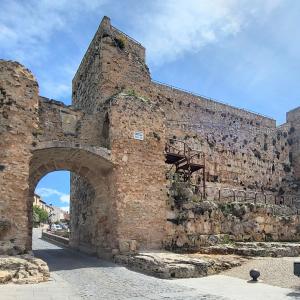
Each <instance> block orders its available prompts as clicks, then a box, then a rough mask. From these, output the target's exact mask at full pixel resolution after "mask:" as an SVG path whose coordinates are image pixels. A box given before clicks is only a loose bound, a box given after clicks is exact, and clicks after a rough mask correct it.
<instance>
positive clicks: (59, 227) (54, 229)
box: [51, 224, 63, 231]
mask: <svg viewBox="0 0 300 300" xmlns="http://www.w3.org/2000/svg"><path fill="white" fill-rule="evenodd" d="M62 229H63V228H62V227H61V226H60V225H59V224H52V225H51V231H58V230H62Z"/></svg>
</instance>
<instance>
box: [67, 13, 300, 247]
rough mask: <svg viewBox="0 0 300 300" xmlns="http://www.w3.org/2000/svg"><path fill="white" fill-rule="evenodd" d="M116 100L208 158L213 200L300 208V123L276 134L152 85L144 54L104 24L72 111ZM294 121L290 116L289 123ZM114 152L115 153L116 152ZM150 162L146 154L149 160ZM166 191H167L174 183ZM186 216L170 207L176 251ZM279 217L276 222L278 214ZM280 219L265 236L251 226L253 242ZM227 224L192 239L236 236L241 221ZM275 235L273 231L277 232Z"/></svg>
mask: <svg viewBox="0 0 300 300" xmlns="http://www.w3.org/2000/svg"><path fill="white" fill-rule="evenodd" d="M118 93H125V94H126V93H127V94H131V95H134V96H136V97H138V98H140V99H143V100H144V101H146V102H149V103H152V104H153V105H155V106H157V107H158V108H159V109H161V110H162V111H163V114H164V117H163V119H164V126H165V136H164V137H163V138H165V140H166V141H167V140H168V139H170V138H171V139H172V138H175V139H178V140H183V141H185V142H186V143H187V144H188V145H189V146H190V147H191V148H193V149H197V150H199V151H202V152H204V153H205V156H206V178H207V181H208V182H207V194H208V199H209V200H216V198H217V195H218V193H217V192H216V191H218V190H219V189H224V195H223V196H224V198H225V196H226V197H227V198H228V201H230V200H231V201H232V200H233V199H230V198H231V196H232V194H230V192H229V193H228V192H227V193H226V189H228V188H229V189H230V190H232V189H235V190H238V191H244V192H245V193H243V194H242V196H243V197H241V194H240V198H246V199H240V200H244V201H245V200H246V201H248V202H249V201H250V202H252V203H253V202H254V201H255V199H254V195H255V194H257V195H258V197H257V198H256V200H257V201H259V200H262V201H265V198H264V197H266V200H267V201H269V204H275V203H274V202H275V201H277V200H278V199H279V201H285V202H286V204H289V205H295V204H296V202H297V200H298V199H299V192H298V189H299V175H297V174H298V173H297V170H298V165H299V156H298V155H297V151H298V148H299V146H297V145H298V142H297V136H299V127H297V121H296V119H297V118H296V117H293V121H292V119H291V117H288V119H287V123H286V124H283V125H281V126H279V127H276V122H275V120H273V119H271V118H268V117H265V116H262V115H259V114H256V113H252V112H249V111H247V110H243V109H238V108H235V107H232V106H229V105H226V104H223V103H219V102H216V101H213V100H211V99H207V98H204V97H199V96H197V95H194V94H192V93H188V92H185V91H181V90H179V89H176V88H173V87H170V86H167V85H164V84H160V83H157V82H155V81H151V76H150V72H149V69H148V67H147V65H146V62H145V49H144V47H143V46H142V45H140V44H139V43H138V42H136V41H135V40H133V39H132V38H130V37H128V36H127V35H126V34H123V33H122V32H120V31H119V30H117V29H116V28H114V27H113V26H111V24H110V20H109V19H108V18H104V20H103V21H102V23H101V25H100V27H99V29H98V31H97V33H96V35H95V37H94V39H93V41H92V42H91V44H90V46H89V48H88V50H87V52H86V55H85V57H84V59H83V60H82V63H81V65H80V67H79V69H78V71H77V73H76V75H75V77H74V79H73V103H74V105H75V106H77V107H80V108H81V109H84V110H86V111H94V112H95V111H103V110H105V109H104V106H105V105H104V103H105V101H108V100H107V99H110V98H111V97H113V96H114V95H116V94H118ZM90 99H93V101H90ZM298 111H300V110H299V109H298V110H297V109H296V112H298ZM290 114H291V112H290V113H289V114H288V115H290ZM141 117H142V116H141V115H140V116H139V115H138V114H136V113H135V114H131V115H130V117H128V123H134V122H136V120H139V118H141ZM103 122H104V120H103ZM151 126H153V125H152V124H151ZM156 130H157V128H156ZM131 134H133V132H132V133H131ZM110 146H111V147H113V146H112V144H110ZM112 152H114V148H112ZM147 155H148V154H147V151H145V153H144V157H147ZM166 170H167V168H166V169H165V171H166ZM140 184H142V185H144V186H147V185H148V183H147V181H146V180H144V179H143V178H141V179H140ZM166 184H167V189H169V187H170V182H166ZM77 186H78V185H77ZM244 195H246V196H244ZM264 195H266V196H264ZM251 197H253V199H251ZM165 200H166V197H162V198H161V201H165ZM223 200H224V199H223ZM171 202H172V201H171ZM180 211H181V209H179V210H178V209H174V206H172V205H170V201H168V200H167V209H166V217H165V219H168V218H169V217H170V216H172V217H171V218H170V219H169V220H168V221H167V222H166V233H165V235H166V236H168V238H167V242H166V244H167V245H168V246H170V244H172V243H173V244H174V240H175V243H176V240H177V239H178V237H182V236H183V234H182V232H184V234H185V238H186V237H187V236H188V235H187V232H189V231H188V230H187V227H186V226H190V224H189V222H185V225H184V226H183V227H182V224H181V225H179V224H178V222H177V221H178V218H179V215H180V214H181V213H182V212H180ZM262 211H264V212H263V213H262ZM266 211H267V208H265V210H264V209H260V213H261V214H266ZM276 212H277V215H278V209H277V210H276ZM293 213H294V212H293V211H292V212H289V214H293ZM281 214H283V215H284V214H287V212H286V211H282V210H280V209H279V217H278V218H280V216H281ZM257 216H258V215H257ZM223 217H224V216H223ZM224 218H225V219H226V217H224ZM255 218H256V215H255V213H254V214H252V219H253V220H251V221H249V220H248V219H247V220H248V221H249V222H250V223H251V224H252V225H253V223H255V222H256V221H255ZM274 218H275V219H272V218H269V219H268V220H267V221H266V222H267V224H265V220H264V221H263V222H262V224H263V225H262V228H260V227H259V226H258V227H259V229H258V230H254V229H253V226H252V225H251V226H252V227H251V226H250V228H252V229H251V230H252V232H253V235H251V237H250V239H252V240H253V239H254V240H255V239H256V240H261V239H264V238H265V234H264V233H262V232H264V229H263V228H264V226H265V225H267V226H269V225H270V223H274V224H275V223H276V222H277V223H278V222H279V221H278V218H277V217H274ZM276 218H277V219H276ZM294 218H295V220H294V219H293V220H294V221H293V222H291V224H292V225H291V227H292V229H293V230H292V231H291V230H288V231H289V232H290V233H291V232H293V237H294V238H296V239H297V238H298V235H297V234H296V233H295V232H296V231H295V227H296V225H297V224H298V223H297V222H298V217H294ZM205 219H206V218H205ZM208 219H209V218H208ZM225 219H222V218H221V219H220V218H219V219H218V218H217V219H214V220H213V219H212V220H211V221H212V224H214V225H210V228H211V229H210V230H209V231H207V229H206V230H203V226H202V225H203V222H204V221H203V220H202V221H196V223H197V222H198V223H199V222H200V223H201V224H202V225H199V226H198V229H196V230H194V232H193V236H195V235H198V236H199V235H201V234H203V235H206V237H207V236H209V235H210V234H218V233H224V234H229V235H230V234H231V233H232V232H234V231H232V230H231V229H230V228H232V226H234V225H235V224H236V223H237V222H240V219H238V220H233V221H232V224H233V225H228V224H230V221H228V220H227V221H224V220H225ZM250 219H251V218H250ZM271 219H272V220H271ZM174 220H175V221H174ZM176 222H177V224H176ZM222 222H223V223H224V222H225V224H226V222H227V227H228V228H229V229H228V228H227V230H225V229H223V228H221V227H222V226H216V224H221V223H222ZM249 222H248V223H249ZM223 223H222V224H223ZM187 224H189V225H187ZM278 224H279V225H278V226H277V227H276V228H280V227H281V226H282V224H281V223H280V222H279V223H278ZM174 226H175V228H176V229H174ZM201 226H202V227H201ZM224 226H225V225H224ZM225 227H226V226H225ZM246 227H247V226H246ZM258 227H257V228H258ZM269 228H270V227H269ZM274 228H275V227H272V228H271V229H269V231H270V230H271V231H272V232H273V231H274V230H275V229H274ZM285 228H286V227H285ZM178 230H179V231H178ZM276 230H277V229H276ZM180 231H181V233H180V234H179V233H178V232H180ZM245 232H246V233H245ZM245 232H244V231H243V230H241V232H240V233H239V234H237V232H236V231H235V232H234V234H236V236H238V238H239V239H243V237H244V238H245V239H247V238H248V239H249V226H248V228H246V229H245ZM267 233H268V234H269V232H267ZM279 235H280V234H279V233H278V234H277V235H276V234H273V235H272V236H271V237H269V235H268V237H269V238H270V239H275V240H276V239H279V237H278V236H279ZM176 236H177V238H176ZM170 237H171V238H170ZM284 238H287V239H292V237H291V235H289V237H288V235H287V231H286V233H284V234H283V237H282V236H281V239H284ZM139 241H140V240H139ZM188 244H189V243H188ZM189 245H191V244H189Z"/></svg>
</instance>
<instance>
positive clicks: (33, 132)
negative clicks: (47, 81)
mask: <svg viewBox="0 0 300 300" xmlns="http://www.w3.org/2000/svg"><path fill="white" fill-rule="evenodd" d="M0 80H1V89H0V109H1V115H2V116H4V118H2V119H1V122H0V133H1V139H0V149H1V151H0V162H1V165H0V169H1V171H0V176H1V177H0V180H1V181H0V182H1V185H0V188H1V199H0V228H1V230H0V235H1V237H0V252H1V253H22V252H25V251H28V250H30V249H31V235H32V201H33V194H34V189H35V187H36V185H37V183H38V181H39V180H40V179H41V178H42V177H43V176H45V175H46V174H47V173H49V172H52V171H55V170H68V171H71V174H72V176H71V224H72V232H71V237H70V245H71V246H73V247H75V248H84V249H85V250H88V251H91V252H96V253H98V255H99V256H101V255H104V254H105V255H107V254H109V253H112V251H113V250H114V252H116V251H120V250H121V251H123V252H124V251H125V252H126V251H130V250H134V249H136V247H140V248H159V247H161V243H162V237H163V232H164V224H163V219H164V206H165V203H166V202H165V200H164V197H165V196H166V193H165V191H164V189H163V188H161V183H163V182H165V180H166V179H165V175H164V158H163V149H164V134H163V130H164V126H163V124H162V118H161V116H162V112H160V111H158V110H157V108H155V107H153V106H152V105H150V104H149V103H143V102H142V101H133V99H135V97H134V96H132V95H129V94H124V93H119V94H117V95H116V96H114V97H112V98H110V99H109V100H108V101H106V102H105V103H103V105H102V106H101V107H100V106H98V107H97V108H93V110H92V111H85V109H79V108H76V107H74V106H65V105H64V104H63V103H61V102H57V101H54V100H50V99H46V98H43V97H40V96H38V85H37V83H36V81H35V79H34V77H33V76H32V74H31V73H30V71H28V70H27V69H25V68H24V67H23V66H21V65H20V64H18V63H16V62H7V61H1V62H0ZM94 104H95V103H94ZM133 114H138V115H136V116H135V117H133V118H132V120H133V122H131V123H130V122H129V123H128V119H127V117H128V116H130V115H133ZM145 120H147V121H145ZM151 124H155V126H157V134H159V135H160V136H161V139H157V137H155V136H154V135H153V130H152V128H151V127H152V125H151ZM136 131H139V132H142V133H143V136H144V138H143V140H137V139H135V138H134V134H135V132H136ZM157 149H158V150H157ZM146 153H147V155H146ZM155 202H156V203H155ZM79 204H80V205H79ZM82 210H85V211H88V213H87V214H85V216H84V219H86V220H84V222H83V221H82V215H83V213H82ZM80 220H81V221H80ZM157 221H158V222H157ZM87 248H88V249H87Z"/></svg>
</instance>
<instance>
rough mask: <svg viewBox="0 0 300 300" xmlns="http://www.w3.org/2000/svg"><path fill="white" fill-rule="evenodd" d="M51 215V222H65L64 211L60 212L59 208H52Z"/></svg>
mask: <svg viewBox="0 0 300 300" xmlns="http://www.w3.org/2000/svg"><path fill="white" fill-rule="evenodd" d="M52 209H53V210H52V213H51V221H52V222H53V223H54V222H60V221H62V220H65V213H66V212H65V211H64V210H62V209H61V208H60V207H57V206H52Z"/></svg>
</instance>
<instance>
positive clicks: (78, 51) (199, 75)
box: [0, 0, 300, 206]
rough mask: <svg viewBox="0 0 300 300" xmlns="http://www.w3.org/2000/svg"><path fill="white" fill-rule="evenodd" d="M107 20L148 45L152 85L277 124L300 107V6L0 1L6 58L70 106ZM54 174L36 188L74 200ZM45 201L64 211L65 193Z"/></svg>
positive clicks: (216, 0)
mask: <svg viewBox="0 0 300 300" xmlns="http://www.w3.org/2000/svg"><path fill="white" fill-rule="evenodd" d="M104 15H107V16H109V17H110V18H111V20H112V24H113V25H114V26H115V27H118V28H119V29H121V30H122V31H124V32H126V33H127V34H128V35H130V36H132V37H133V38H135V39H136V40H138V41H140V42H141V43H142V44H143V45H144V46H145V47H146V49H147V52H146V54H147V63H148V65H149V67H150V71H151V74H152V78H153V79H155V80H158V81H162V82H165V83H169V84H171V85H174V86H177V87H181V88H184V89H187V90H191V91H194V92H196V93H199V94H203V95H206V96H208V97H211V98H215V99H219V100H221V101H224V102H227V103H230V104H232V105H234V106H239V107H244V108H246V109H250V110H252V111H256V112H259V113H262V114H265V115H268V116H271V117H273V118H275V119H276V120H277V122H278V124H281V123H283V122H284V121H285V113H286V112H287V111H288V110H290V109H292V108H295V107H297V106H299V102H300V101H299V99H300V89H299V88H298V84H299V82H298V78H299V75H300V60H299V53H300V39H299V32H298V31H299V28H300V18H299V15H300V2H299V1H294V0H263V1H262V0H251V1H250V0H247V1H246V0H211V1H207V0H184V1H183V0H176V1H175V0H164V1H161V0H151V1H150V0H144V1H138V0H127V1H122V0H117V1H113V0H111V1H108V0H77V1H76V0H73V1H66V0H60V1H55V0H52V1H50V0H48V1H46V0H27V1H21V0H20V1H16V0H9V1H7V0H0V57H1V58H4V59H12V60H18V61H20V62H21V63H23V64H24V65H25V66H26V67H28V68H29V69H30V70H31V71H32V72H33V73H34V74H35V76H36V78H37V80H38V82H39V86H40V94H41V95H43V96H46V97H49V98H54V99H57V100H61V101H64V102H65V103H66V104H70V103H71V80H72V77H73V75H74V73H75V71H76V69H77V67H78V65H79V63H80V60H81V58H82V56H83V54H84V52H85V51H86V49H87V47H88V45H89V42H90V41H91V39H92V37H93V35H94V33H95V32H96V30H97V28H98V25H99V22H100V21H101V19H102V17H103V16H104ZM53 174H54V173H53ZM53 174H50V175H48V176H47V177H45V178H43V179H42V180H41V181H40V183H39V186H38V187H39V188H40V189H41V188H44V189H52V190H56V191H58V193H61V194H63V195H68V194H69V187H68V185H69V177H68V175H67V173H59V174H60V175H58V177H55V176H54V175H53ZM56 178H57V179H56ZM58 183H59V184H58ZM44 191H45V190H44ZM44 194H45V195H47V196H45V200H46V201H51V202H53V203H55V204H57V205H59V206H66V202H63V201H61V200H60V199H61V197H62V195H60V194H55V193H52V195H49V194H51V193H50V192H48V194H47V193H46V192H45V193H44ZM65 198H66V197H65Z"/></svg>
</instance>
